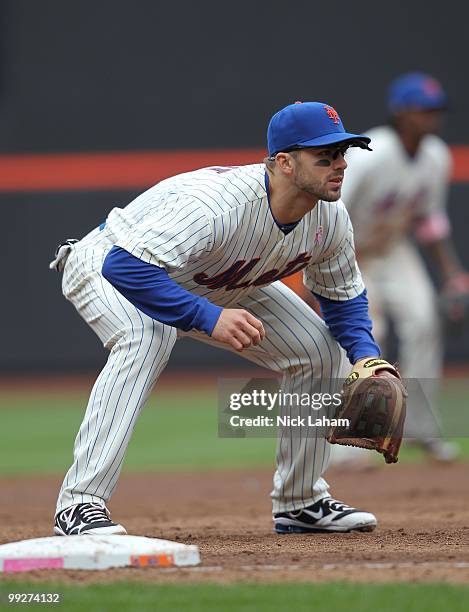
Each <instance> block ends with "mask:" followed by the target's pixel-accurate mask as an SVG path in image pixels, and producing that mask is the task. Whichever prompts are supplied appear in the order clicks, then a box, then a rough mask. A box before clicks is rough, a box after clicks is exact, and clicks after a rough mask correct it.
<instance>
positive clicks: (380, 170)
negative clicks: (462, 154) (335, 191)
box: [342, 126, 451, 256]
mask: <svg viewBox="0 0 469 612" xmlns="http://www.w3.org/2000/svg"><path fill="white" fill-rule="evenodd" d="M367 135H368V136H369V137H370V138H371V146H372V148H373V152H372V153H369V152H367V151H362V150H361V149H349V151H348V152H347V164H348V167H347V169H346V171H345V180H344V185H343V189H342V198H343V201H344V203H345V205H346V207H347V209H348V211H349V213H350V216H351V218H352V222H353V227H354V230H355V243H356V246H357V250H358V251H359V253H365V252H366V254H367V255H368V254H369V255H371V256H373V255H379V254H384V253H386V252H387V251H388V250H389V249H390V248H391V247H392V246H393V244H395V243H397V242H398V241H399V240H400V239H402V238H403V237H404V236H406V235H407V234H408V233H409V231H411V230H412V229H417V228H418V226H419V223H421V222H423V221H424V220H428V219H429V218H430V217H433V222H432V223H431V224H429V223H427V229H428V228H430V231H431V232H432V233H433V234H434V237H435V238H436V237H437V236H436V235H435V232H436V233H438V234H440V236H439V237H443V235H444V234H445V233H447V229H446V228H448V227H449V222H448V219H447V216H446V212H445V206H446V195H447V194H446V192H447V187H448V180H449V174H450V170H451V156H450V152H449V149H448V147H447V145H446V144H445V143H444V142H443V141H442V140H441V138H439V137H438V136H434V135H428V136H426V137H425V138H424V139H423V140H422V142H421V143H420V146H419V149H418V151H417V154H416V155H415V157H410V156H409V155H408V154H407V153H406V151H405V149H404V147H403V145H402V143H401V141H400V138H399V136H398V135H397V133H396V131H395V130H394V129H393V128H392V127H391V126H380V127H376V128H373V129H372V130H370V131H368V132H367ZM431 226H433V227H431ZM433 228H435V230H434V229H433ZM422 240H424V237H423V238H422Z"/></svg>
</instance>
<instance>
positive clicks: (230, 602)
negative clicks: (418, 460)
mask: <svg viewBox="0 0 469 612" xmlns="http://www.w3.org/2000/svg"><path fill="white" fill-rule="evenodd" d="M8 592H14V593H18V592H20V593H21V592H22V593H28V592H33V593H37V592H42V593H45V592H47V593H60V594H61V595H62V602H63V603H61V604H55V605H50V606H47V605H44V604H36V605H37V607H38V609H65V610H67V612H74V611H75V610H76V611H77V612H78V611H79V612H82V611H83V610H86V612H94V611H96V612H103V611H107V610H118V611H119V612H126V611H127V610H128V611H129V612H134V611H135V610H139V611H140V610H156V611H160V610H169V611H171V612H180V611H184V612H186V611H187V612H196V611H202V610H203V611H204V612H211V611H213V612H220V611H221V610H223V612H263V611H266V612H267V611H268V612H273V611H277V610H295V612H302V611H310V610H316V611H317V612H323V611H327V612H344V611H345V610H346V611H347V612H367V611H373V612H375V611H376V610H379V611H380V612H395V611H396V610H405V612H417V611H419V612H420V611H424V610H425V612H443V611H444V610H451V611H452V612H459V611H461V612H463V611H466V610H467V604H468V600H469V587H467V586H450V585H447V584H369V585H365V584H346V583H339V582H333V583H328V584H302V583H300V584H291V583H285V584H243V585H219V584H190V585H189V584H182V585H155V584H148V583H114V584H102V585H87V586H85V587H84V586H78V585H76V586H68V585H67V586H64V585H60V584H40V585H39V584H38V583H35V584H27V583H19V582H10V583H8V582H7V583H3V584H2V583H0V593H1V594H2V595H1V600H2V604H3V606H4V608H3V609H14V607H13V606H10V605H8V604H6V603H4V602H6V597H7V595H6V594H7V593H8ZM18 605H19V604H18ZM23 605H25V604H23ZM3 606H2V607H3ZM17 607H18V606H17ZM28 607H29V606H28Z"/></svg>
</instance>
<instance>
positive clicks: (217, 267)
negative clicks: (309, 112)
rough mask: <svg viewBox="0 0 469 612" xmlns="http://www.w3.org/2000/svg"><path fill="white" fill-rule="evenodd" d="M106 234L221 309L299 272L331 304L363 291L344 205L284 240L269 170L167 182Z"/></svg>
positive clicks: (205, 172)
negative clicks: (273, 203)
mask: <svg viewBox="0 0 469 612" xmlns="http://www.w3.org/2000/svg"><path fill="white" fill-rule="evenodd" d="M106 232H107V234H108V236H109V237H110V238H111V240H112V242H113V243H115V244H117V245H118V246H120V247H122V248H123V249H125V250H127V251H128V252H130V253H131V254H132V255H134V256H136V257H138V258H139V259H141V260H142V261H145V262H147V263H151V264H154V265H157V266H161V267H164V268H165V269H166V271H167V272H168V274H169V275H170V277H171V278H172V279H173V280H175V281H176V282H177V283H179V284H180V285H181V286H183V287H184V288H185V289H187V290H188V291H191V292H192V293H194V294H196V295H200V296H204V297H207V298H208V299H210V300H211V301H212V302H214V303H216V304H218V305H220V306H228V305H230V304H233V303H235V302H237V301H238V300H239V299H241V298H242V297H243V296H245V295H247V294H249V291H250V290H251V289H252V288H255V287H261V286H266V285H269V284H271V283H272V282H274V281H276V280H280V279H281V278H283V277H285V276H289V275H290V274H292V273H293V272H295V271H298V270H300V269H304V278H305V284H306V286H307V287H308V288H309V289H311V290H312V291H315V292H316V293H318V294H320V295H322V296H324V297H326V298H330V299H333V300H347V299H351V298H354V297H356V296H357V295H359V294H360V293H361V292H362V291H363V289H364V287H363V284H362V280H361V275H360V272H359V270H358V267H357V265H356V262H355V254H354V247H353V232H352V227H351V223H350V219H349V216H348V213H347V211H346V209H345V206H344V205H343V203H342V202H340V201H339V202H333V203H331V202H322V201H320V202H318V204H317V206H316V207H315V208H314V209H313V210H312V211H311V212H310V213H308V214H306V215H305V216H304V217H303V219H302V220H301V221H300V222H299V223H298V225H297V226H296V227H295V229H294V230H293V231H291V232H290V233H288V234H287V235H285V234H284V233H283V232H282V231H281V229H280V228H279V227H278V225H277V223H276V222H275V220H274V218H273V216H272V213H271V211H270V207H269V203H268V199H267V191H266V186H265V166H264V164H255V165H250V166H239V167H233V168H231V167H230V168H222V167H214V168H203V169H201V170H196V171H194V172H188V173H186V174H181V175H178V176H175V177H172V178H170V179H167V180H164V181H162V182H161V183H158V184H157V185H155V186H154V187H152V188H151V189H149V190H148V191H146V192H144V193H143V194H142V195H140V196H139V197H137V198H136V199H135V200H134V201H133V202H131V203H130V204H129V205H128V206H126V207H125V208H123V209H119V208H114V209H113V210H112V211H111V212H110V214H109V216H108V218H107V221H106Z"/></svg>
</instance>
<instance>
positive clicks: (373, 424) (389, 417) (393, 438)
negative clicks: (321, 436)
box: [327, 357, 407, 463]
mask: <svg viewBox="0 0 469 612" xmlns="http://www.w3.org/2000/svg"><path fill="white" fill-rule="evenodd" d="M406 398H407V391H406V389H405V387H404V385H403V383H402V381H401V377H400V374H399V372H398V371H397V370H396V368H395V367H394V366H392V365H391V364H390V363H388V362H387V361H385V360H384V359H380V358H376V357H373V358H370V357H366V358H365V359H361V360H359V361H357V363H356V364H355V365H354V367H353V370H352V372H351V374H350V375H349V376H348V378H347V379H346V380H345V383H344V386H343V388H342V404H341V406H340V407H339V410H338V413H337V414H336V415H335V419H336V420H337V419H347V422H348V425H344V424H340V422H339V424H337V425H332V426H331V428H330V430H329V434H328V436H327V440H328V442H330V443H331V444H344V445H346V446H358V447H360V448H368V449H374V450H376V451H378V453H382V455H384V459H385V461H386V463H396V462H397V455H398V453H399V448H400V446H401V442H402V436H403V433H404V420H405V415H406Z"/></svg>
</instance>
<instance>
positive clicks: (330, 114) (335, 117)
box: [324, 104, 340, 123]
mask: <svg viewBox="0 0 469 612" xmlns="http://www.w3.org/2000/svg"><path fill="white" fill-rule="evenodd" d="M324 108H325V110H326V113H327V115H328V117H329V118H330V119H332V121H333V122H334V123H339V121H340V119H339V115H338V114H337V111H336V110H335V109H334V108H332V106H327V105H326V104H325V105H324Z"/></svg>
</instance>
